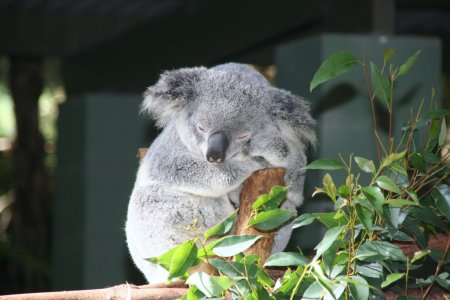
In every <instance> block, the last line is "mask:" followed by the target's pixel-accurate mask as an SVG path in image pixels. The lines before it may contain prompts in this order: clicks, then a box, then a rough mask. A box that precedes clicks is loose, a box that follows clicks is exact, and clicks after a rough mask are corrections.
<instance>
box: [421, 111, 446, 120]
mask: <svg viewBox="0 0 450 300" xmlns="http://www.w3.org/2000/svg"><path fill="white" fill-rule="evenodd" d="M449 115H450V110H447V109H443V108H438V109H434V110H432V111H430V112H428V113H426V114H425V116H424V117H423V118H424V119H427V120H431V119H439V118H443V117H446V116H449Z"/></svg>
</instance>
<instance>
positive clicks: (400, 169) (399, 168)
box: [390, 161, 408, 176]
mask: <svg viewBox="0 0 450 300" xmlns="http://www.w3.org/2000/svg"><path fill="white" fill-rule="evenodd" d="M390 167H391V168H392V169H393V170H394V171H397V172H398V173H400V174H402V175H404V176H407V175H408V173H406V168H405V166H404V165H403V164H401V163H399V162H397V161H396V162H393V163H392V165H391V166H390Z"/></svg>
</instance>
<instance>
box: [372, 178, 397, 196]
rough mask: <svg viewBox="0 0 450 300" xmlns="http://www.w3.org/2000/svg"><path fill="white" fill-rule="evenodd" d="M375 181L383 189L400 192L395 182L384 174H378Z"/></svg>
mask: <svg viewBox="0 0 450 300" xmlns="http://www.w3.org/2000/svg"><path fill="white" fill-rule="evenodd" d="M375 182H376V183H377V185H378V186H379V187H380V188H382V189H383V190H386V191H390V192H394V193H397V194H400V193H401V192H402V191H401V190H400V188H399V187H398V186H397V184H396V183H395V182H394V181H392V179H390V178H389V177H387V176H384V175H382V176H379V177H377V179H376V180H375Z"/></svg>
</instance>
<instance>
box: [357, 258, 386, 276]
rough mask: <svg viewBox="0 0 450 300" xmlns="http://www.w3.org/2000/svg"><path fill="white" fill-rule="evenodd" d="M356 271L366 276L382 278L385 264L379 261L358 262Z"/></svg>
mask: <svg viewBox="0 0 450 300" xmlns="http://www.w3.org/2000/svg"><path fill="white" fill-rule="evenodd" d="M356 272H357V273H358V274H361V275H363V276H365V277H370V278H381V277H383V266H382V265H381V264H380V263H378V262H373V263H370V264H357V265H356Z"/></svg>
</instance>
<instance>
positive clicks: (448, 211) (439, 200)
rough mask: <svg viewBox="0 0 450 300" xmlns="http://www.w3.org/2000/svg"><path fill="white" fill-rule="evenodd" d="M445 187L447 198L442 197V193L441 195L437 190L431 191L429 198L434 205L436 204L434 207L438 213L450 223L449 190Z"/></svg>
mask: <svg viewBox="0 0 450 300" xmlns="http://www.w3.org/2000/svg"><path fill="white" fill-rule="evenodd" d="M443 186H444V185H443ZM445 187H446V188H445V190H447V198H445V197H444V195H443V193H441V191H440V189H438V188H434V189H433V191H432V192H431V196H432V197H433V199H434V203H435V204H436V207H437V208H438V209H439V211H440V212H441V213H442V214H443V215H444V217H446V218H447V220H449V221H450V197H449V196H450V193H449V192H448V190H450V188H449V187H448V186H445ZM443 190H444V189H443ZM445 190H444V191H445Z"/></svg>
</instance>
